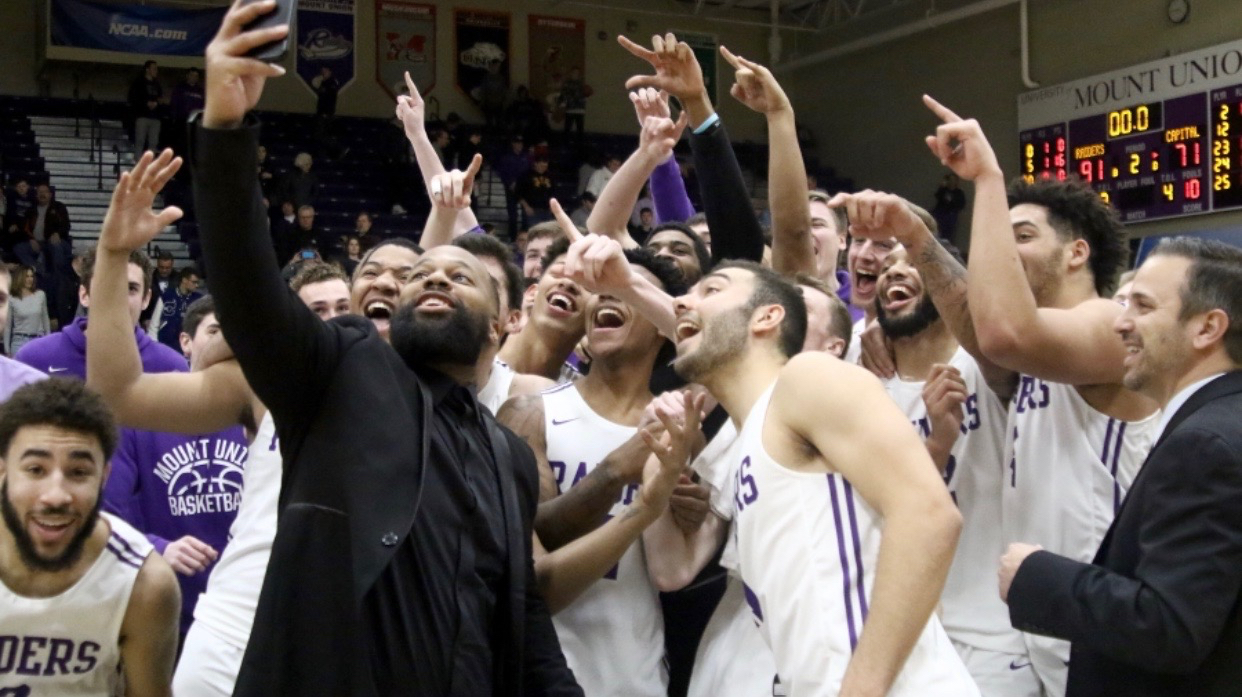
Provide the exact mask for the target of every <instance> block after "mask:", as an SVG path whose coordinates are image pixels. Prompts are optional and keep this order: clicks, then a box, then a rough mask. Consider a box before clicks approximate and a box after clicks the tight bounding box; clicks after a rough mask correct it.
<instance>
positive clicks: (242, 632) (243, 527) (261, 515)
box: [191, 411, 283, 649]
mask: <svg viewBox="0 0 1242 697" xmlns="http://www.w3.org/2000/svg"><path fill="white" fill-rule="evenodd" d="M282 462H283V461H282V459H281V456H280V441H279V440H278V439H277V438H276V423H275V422H274V421H273V420H272V413H271V412H270V411H269V412H268V413H267V414H265V415H264V416H263V421H262V422H260V423H259V431H258V433H256V434H255V437H254V442H253V443H251V445H250V457H249V458H248V459H247V460H246V466H245V468H244V469H243V470H242V471H243V475H242V501H241V506H240V507H239V508H238V509H237V517H236V518H235V519H233V525H232V527H230V528H229V543H228V545H226V546H225V548H224V552H223V553H222V554H221V555H220V559H219V561H217V562H216V565H215V567H214V568H213V569H212V570H211V577H210V578H209V579H208V580H207V590H206V591H205V592H204V593H203V594H202V595H200V596H199V597H198V605H196V606H195V607H194V626H197V625H199V624H201V625H203V626H204V627H206V628H208V629H210V630H212V631H213V632H214V633H215V634H216V635H218V636H219V637H220V638H222V639H225V640H227V641H228V642H229V643H230V644H232V645H233V646H234V647H236V648H243V649H244V648H245V647H246V643H247V642H249V641H250V627H251V626H252V625H253V624H254V613H255V609H256V608H258V606H259V590H260V589H262V588H263V578H264V576H266V575H267V561H268V558H269V557H271V555H272V541H273V540H275V539H276V507H277V503H278V501H279V500H280V477H281V464H282ZM191 631H193V628H191Z"/></svg>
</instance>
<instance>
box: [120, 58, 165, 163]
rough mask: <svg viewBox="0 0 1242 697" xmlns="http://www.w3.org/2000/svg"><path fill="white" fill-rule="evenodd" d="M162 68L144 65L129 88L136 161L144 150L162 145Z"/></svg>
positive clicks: (152, 64)
mask: <svg viewBox="0 0 1242 697" xmlns="http://www.w3.org/2000/svg"><path fill="white" fill-rule="evenodd" d="M159 72H160V68H159V65H158V64H157V63H156V62H155V61H147V62H146V63H143V64H142V73H141V74H140V75H138V77H136V78H134V81H133V82H132V83H131V84H130V86H129V109H130V115H131V116H132V117H133V119H134V159H135V160H137V159H138V158H139V157H142V153H143V151H144V150H155V149H157V148H158V147H159V144H160V101H161V100H163V98H164V88H163V86H161V85H160V81H159V80H158V79H157V76H158V75H159Z"/></svg>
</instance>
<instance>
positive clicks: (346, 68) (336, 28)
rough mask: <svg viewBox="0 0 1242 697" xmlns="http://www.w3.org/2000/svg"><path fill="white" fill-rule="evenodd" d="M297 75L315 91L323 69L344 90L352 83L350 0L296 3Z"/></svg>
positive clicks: (353, 39)
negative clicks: (329, 71)
mask: <svg viewBox="0 0 1242 697" xmlns="http://www.w3.org/2000/svg"><path fill="white" fill-rule="evenodd" d="M297 40H298V46H297V53H298V55H297V73H298V75H299V76H301V78H302V81H303V82H305V83H306V85H307V86H308V87H310V88H311V91H312V92H313V91H315V89H316V86H317V85H318V82H317V81H316V78H319V77H321V75H322V74H323V69H324V68H328V69H329V70H331V71H332V79H335V80H336V81H337V82H338V83H340V87H341V88H344V87H345V86H346V85H348V84H349V83H351V82H353V80H354V44H355V43H356V37H355V36H354V0H299V2H298V18H297Z"/></svg>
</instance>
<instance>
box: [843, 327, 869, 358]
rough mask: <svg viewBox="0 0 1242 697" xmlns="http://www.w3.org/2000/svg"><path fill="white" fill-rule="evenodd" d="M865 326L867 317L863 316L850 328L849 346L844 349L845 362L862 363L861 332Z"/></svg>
mask: <svg viewBox="0 0 1242 697" xmlns="http://www.w3.org/2000/svg"><path fill="white" fill-rule="evenodd" d="M866 328H867V319H866V318H865V317H864V318H863V319H860V320H858V321H857V322H855V323H854V326H853V327H851V328H850V345H849V348H847V349H845V358H844V359H843V360H844V361H845V362H846V363H853V364H854V365H859V364H860V363H862V334H863V330H864V329H866Z"/></svg>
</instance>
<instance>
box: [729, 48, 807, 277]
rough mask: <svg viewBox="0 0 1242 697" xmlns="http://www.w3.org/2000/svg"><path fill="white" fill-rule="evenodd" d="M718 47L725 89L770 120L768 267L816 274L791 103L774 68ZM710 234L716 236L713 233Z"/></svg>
mask: <svg viewBox="0 0 1242 697" xmlns="http://www.w3.org/2000/svg"><path fill="white" fill-rule="evenodd" d="M720 53H721V55H723V56H724V57H725V60H727V61H729V64H730V65H732V66H733V69H734V71H735V72H734V80H735V82H734V84H733V87H731V88H730V89H729V93H730V94H732V95H733V97H734V98H735V99H737V100H738V101H739V102H741V103H742V104H745V105H746V106H747V107H748V108H750V109H751V110H752V111H757V112H759V113H760V114H763V115H764V117H766V118H767V121H768V209H769V210H770V211H771V212H772V268H773V269H776V270H777V271H778V272H780V273H783V274H795V273H806V274H811V275H814V274H815V271H816V268H815V245H814V241H813V240H812V238H811V206H810V201H809V199H808V198H807V193H808V190H807V187H806V165H805V164H803V162H802V148H800V147H799V146H798V131H797V126H796V125H795V123H794V111H793V107H792V106H791V105H790V103H789V97H787V96H786V95H785V91H784V90H783V89H781V86H780V83H778V82H777V81H776V78H775V77H773V76H772V71H770V70H768V69H767V68H765V67H763V66H762V65H759V64H758V63H755V62H753V61H749V60H746V59H745V58H742V57H741V56H735V55H733V54H732V53H731V52H730V51H729V49H727V48H725V47H724V46H721V47H720ZM713 239H715V236H714V235H713Z"/></svg>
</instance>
